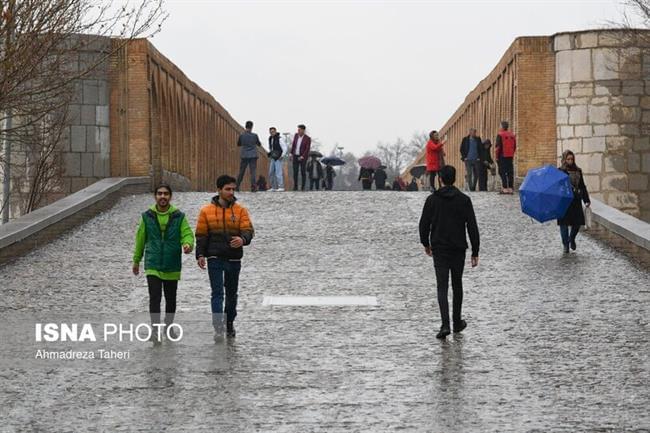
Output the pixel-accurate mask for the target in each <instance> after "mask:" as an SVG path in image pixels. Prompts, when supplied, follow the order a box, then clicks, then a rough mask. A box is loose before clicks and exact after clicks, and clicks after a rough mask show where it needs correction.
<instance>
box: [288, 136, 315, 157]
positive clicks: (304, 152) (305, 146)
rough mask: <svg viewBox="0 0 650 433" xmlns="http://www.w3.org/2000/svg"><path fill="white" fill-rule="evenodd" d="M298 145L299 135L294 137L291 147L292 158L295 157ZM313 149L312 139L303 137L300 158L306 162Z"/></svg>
mask: <svg viewBox="0 0 650 433" xmlns="http://www.w3.org/2000/svg"><path fill="white" fill-rule="evenodd" d="M296 144H298V134H295V135H294V136H293V144H292V145H291V156H292V157H293V156H295V151H296ZM310 149H311V138H310V137H309V135H307V134H305V135H303V136H302V142H301V143H300V156H302V157H303V159H304V160H305V161H307V158H308V157H309V150H310Z"/></svg>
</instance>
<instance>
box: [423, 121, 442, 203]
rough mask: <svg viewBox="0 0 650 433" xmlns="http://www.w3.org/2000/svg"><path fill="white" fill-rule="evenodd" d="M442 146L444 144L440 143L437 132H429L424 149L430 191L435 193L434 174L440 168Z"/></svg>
mask: <svg viewBox="0 0 650 433" xmlns="http://www.w3.org/2000/svg"><path fill="white" fill-rule="evenodd" d="M443 144H444V143H443V142H442V141H440V136H439V135H438V131H431V133H430V134H429V141H428V142H427V147H426V151H427V152H426V157H427V173H428V175H429V181H430V183H431V191H435V189H436V182H435V180H436V173H438V171H440V169H441V168H442V163H441V162H442V154H443V150H442V146H443Z"/></svg>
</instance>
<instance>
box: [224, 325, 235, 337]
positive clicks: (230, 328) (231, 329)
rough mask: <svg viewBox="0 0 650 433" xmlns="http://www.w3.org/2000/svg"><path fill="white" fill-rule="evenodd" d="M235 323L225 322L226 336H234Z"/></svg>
mask: <svg viewBox="0 0 650 433" xmlns="http://www.w3.org/2000/svg"><path fill="white" fill-rule="evenodd" d="M235 334H236V333H235V324H234V323H232V322H228V323H227V324H226V337H228V338H233V337H234V336H235Z"/></svg>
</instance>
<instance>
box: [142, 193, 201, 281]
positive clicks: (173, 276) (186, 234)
mask: <svg viewBox="0 0 650 433" xmlns="http://www.w3.org/2000/svg"><path fill="white" fill-rule="evenodd" d="M149 209H150V210H151V211H153V212H154V213H155V214H156V218H157V220H158V224H159V225H160V230H161V233H164V232H165V230H166V229H167V223H168V222H169V216H170V215H171V214H172V213H173V212H174V211H176V210H178V209H176V207H174V206H172V205H170V206H169V209H167V211H166V212H160V211H158V209H156V205H153V206H151V207H150V208H149ZM147 240H148V239H147V223H146V221H145V220H144V217H140V223H139V225H138V230H137V232H136V234H135V250H134V251H133V264H136V265H139V264H140V261H141V260H142V256H143V255H144V252H145V246H146V245H147ZM179 243H180V246H181V247H182V246H183V245H189V246H190V247H191V248H194V233H193V232H192V228H191V227H190V224H189V223H188V222H187V217H186V216H183V219H182V221H181V223H180V242H179ZM150 246H151V244H150ZM149 250H150V251H151V249H149ZM181 251H182V250H181ZM178 254H179V257H178V260H180V253H178ZM157 259H159V258H157V257H155V258H154V257H152V258H149V257H147V258H145V268H147V269H145V275H153V276H156V277H158V278H160V279H161V280H180V279H181V271H180V266H178V269H179V270H178V271H175V270H174V271H168V272H164V271H161V270H158V269H153V268H150V266H151V263H154V262H156V261H158V262H161V260H157ZM173 259H174V260H175V259H176V258H173ZM179 264H180V262H179Z"/></svg>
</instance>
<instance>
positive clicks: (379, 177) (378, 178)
mask: <svg viewBox="0 0 650 433" xmlns="http://www.w3.org/2000/svg"><path fill="white" fill-rule="evenodd" d="M386 179H388V176H387V175H386V172H385V171H384V170H383V169H381V168H378V169H377V171H375V185H376V186H377V189H384V188H385V187H386Z"/></svg>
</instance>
